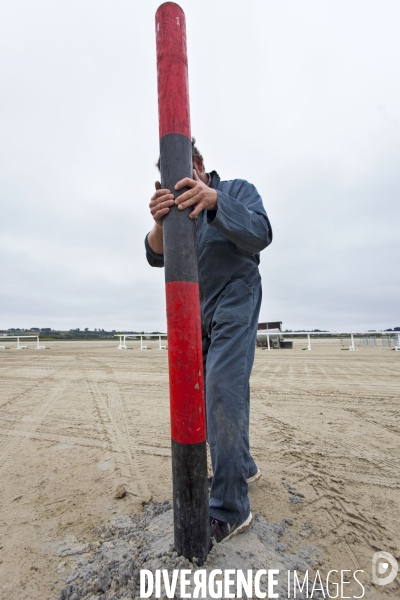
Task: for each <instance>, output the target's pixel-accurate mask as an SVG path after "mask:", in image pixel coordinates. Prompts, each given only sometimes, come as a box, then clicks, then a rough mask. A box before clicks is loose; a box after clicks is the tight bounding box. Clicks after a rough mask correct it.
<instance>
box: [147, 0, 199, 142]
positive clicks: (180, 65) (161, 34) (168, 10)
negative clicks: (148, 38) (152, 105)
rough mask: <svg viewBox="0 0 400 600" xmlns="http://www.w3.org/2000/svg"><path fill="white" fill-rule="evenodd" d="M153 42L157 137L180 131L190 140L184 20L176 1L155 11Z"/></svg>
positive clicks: (167, 3)
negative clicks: (156, 87) (155, 63)
mask: <svg viewBox="0 0 400 600" xmlns="http://www.w3.org/2000/svg"><path fill="white" fill-rule="evenodd" d="M156 42H157V77H158V119H159V128H160V138H162V137H163V136H164V135H167V134H168V133H180V134H182V135H184V136H186V137H187V138H189V139H191V133H190V112H189V85H188V63H187V52H186V21H185V13H184V12H183V10H182V9H181V7H180V6H178V5H177V4H175V2H166V3H165V4H162V5H161V6H160V7H159V8H158V10H157V12H156Z"/></svg>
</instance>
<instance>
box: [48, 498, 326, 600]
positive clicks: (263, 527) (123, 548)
mask: <svg viewBox="0 0 400 600" xmlns="http://www.w3.org/2000/svg"><path fill="white" fill-rule="evenodd" d="M290 524H291V523H290V521H283V522H282V523H273V524H270V523H268V522H267V521H266V520H265V519H264V518H263V517H262V516H261V515H259V514H256V515H255V517H254V520H253V523H252V525H251V527H250V528H249V529H248V530H247V531H245V532H244V533H241V534H238V535H237V536H235V537H233V538H232V539H230V540H228V541H227V542H224V543H222V544H215V543H214V544H213V547H212V549H211V550H210V553H209V555H208V557H207V560H206V562H205V563H204V565H203V566H202V567H198V566H197V564H196V560H195V559H194V561H193V563H191V562H189V561H188V560H187V559H185V558H183V557H181V556H177V554H176V552H174V550H173V521H172V506H171V503H170V502H168V501H165V502H161V503H159V502H151V503H150V504H148V505H147V506H146V507H145V510H144V513H143V515H141V516H140V517H137V516H128V515H123V516H119V517H116V518H115V520H113V521H111V522H110V523H109V524H107V525H105V526H103V528H102V533H101V536H102V538H103V539H104V542H103V543H102V545H101V546H100V547H99V548H98V549H97V551H96V552H95V553H94V554H93V555H92V556H89V557H83V556H79V557H77V558H76V560H75V569H74V570H73V572H72V573H71V574H70V575H69V576H68V577H67V578H66V585H65V587H64V588H63V589H62V590H61V591H60V593H59V595H58V600H95V599H96V600H97V599H98V600H117V599H120V598H140V595H139V577H140V569H149V570H151V571H153V572H154V571H155V570H156V569H168V571H169V572H170V574H171V573H172V571H173V570H174V569H191V570H192V572H193V570H195V569H197V568H203V569H204V568H205V569H207V571H208V572H210V571H211V570H212V569H222V570H223V569H243V570H247V569H253V571H255V570H258V569H268V568H270V569H280V570H281V571H282V574H283V577H282V581H281V582H280V588H278V589H279V593H280V595H282V596H283V597H285V596H287V588H286V587H285V579H286V573H287V570H289V569H290V570H293V569H296V570H297V571H298V572H301V573H304V572H305V571H307V570H311V569H315V568H316V565H317V564H318V563H319V562H320V560H321V556H320V555H319V554H318V552H317V551H316V549H315V548H313V547H312V546H304V545H303V546H300V547H299V543H298V542H299V538H300V540H301V541H303V544H304V538H301V537H300V536H299V534H293V533H292V532H291V531H290ZM283 537H284V538H285V542H283V541H282V539H283ZM295 538H296V539H295ZM288 544H290V545H291V546H292V545H293V546H295V545H296V546H297V547H298V549H297V550H296V552H288V550H287V546H288ZM261 589H263V586H262V585H261ZM177 590H178V592H179V586H178V587H177ZM264 591H267V590H266V589H264ZM163 593H164V589H163V586H162V597H166V596H165V594H164V595H163ZM175 597H176V598H180V596H179V595H178V594H176V596H175ZM297 597H298V598H303V596H302V595H301V594H298V596H297ZM314 597H315V598H318V596H317V595H316V594H315V595H314ZM321 597H322V596H321Z"/></svg>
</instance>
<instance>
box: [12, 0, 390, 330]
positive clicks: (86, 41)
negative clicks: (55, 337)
mask: <svg viewBox="0 0 400 600" xmlns="http://www.w3.org/2000/svg"><path fill="white" fill-rule="evenodd" d="M158 5H159V2H154V1H153V0H141V1H140V2H139V1H138V0H130V1H127V0H108V1H106V0H35V1H34V2H32V0H3V2H2V11H1V19H0V86H1V92H0V140H1V142H0V202H1V213H0V263H1V274H0V290H1V294H0V298H1V299H0V328H9V327H24V328H30V327H51V328H53V329H57V328H61V329H70V328H74V327H80V328H84V327H89V328H90V329H92V328H95V327H97V328H104V329H116V330H149V331H153V330H165V328H166V318H165V300H164V274H163V270H159V269H152V268H151V267H150V266H148V264H147V261H146V258H145V254H144V245H143V238H144V236H145V234H146V233H147V232H148V231H149V230H150V229H151V227H152V219H151V216H150V214H149V211H148V203H149V200H150V196H151V195H152V193H153V187H154V181H155V179H157V170H156V168H155V167H154V163H155V161H156V160H157V156H158V114H157V88H156V85H157V82H156V55H155V36H154V14H155V11H156V9H157V7H158ZM180 5H181V6H182V8H183V9H184V11H185V13H186V21H187V33H188V58H189V82H190V98H191V120H192V133H193V135H195V136H196V138H197V141H198V145H199V147H200V149H201V150H202V152H203V154H204V158H205V165H206V169H209V170H212V169H216V170H217V171H218V172H219V174H220V176H221V178H222V179H233V178H236V177H240V178H243V179H247V180H249V181H251V182H252V183H254V185H255V186H256V187H257V189H258V190H259V192H260V194H261V196H262V197H263V199H264V204H265V207H266V209H267V212H268V214H269V217H270V220H271V223H272V226H273V230H274V241H273V243H272V245H271V246H270V247H269V248H268V249H267V250H265V251H264V252H263V253H262V255H261V274H262V277H263V305H262V308H261V315H260V319H261V320H281V321H283V325H284V327H285V328H288V329H306V328H320V329H336V330H337V329H349V328H350V329H362V328H367V329H375V328H387V327H395V326H400V314H399V304H400V303H399V300H400V282H399V264H400V252H399V247H400V208H399V205H400V202H399V200H400V197H399V196H400V152H399V151H400V68H399V65H400V36H399V30H398V24H399V22H400V3H399V2H398V0H392V1H390V0H375V1H371V0H302V1H301V2H299V0H247V1H246V2H243V1H241V2H239V1H238V0H229V1H228V0H212V1H211V0H203V1H202V2H193V1H189V0H183V1H182V2H181V3H180Z"/></svg>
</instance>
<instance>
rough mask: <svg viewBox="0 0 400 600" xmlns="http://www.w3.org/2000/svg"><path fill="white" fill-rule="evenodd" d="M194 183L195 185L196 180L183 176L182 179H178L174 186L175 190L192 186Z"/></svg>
mask: <svg viewBox="0 0 400 600" xmlns="http://www.w3.org/2000/svg"><path fill="white" fill-rule="evenodd" d="M194 185H196V181H194V179H190V177H185V178H184V179H181V180H180V181H178V183H177V184H176V186H175V189H176V190H180V189H182V188H183V187H190V188H191V187H193V186H194Z"/></svg>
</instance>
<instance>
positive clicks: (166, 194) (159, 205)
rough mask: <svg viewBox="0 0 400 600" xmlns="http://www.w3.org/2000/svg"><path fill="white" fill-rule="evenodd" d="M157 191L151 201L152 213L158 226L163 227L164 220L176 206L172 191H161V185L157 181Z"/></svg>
mask: <svg viewBox="0 0 400 600" xmlns="http://www.w3.org/2000/svg"><path fill="white" fill-rule="evenodd" d="M155 187H156V191H155V193H154V194H153V196H152V197H151V200H150V204H149V206H150V212H151V215H152V217H153V219H154V221H155V222H156V225H158V226H159V227H162V218H163V217H165V215H166V214H167V213H168V212H169V209H170V207H171V206H173V205H174V204H175V200H174V196H173V194H171V192H170V190H164V189H161V183H160V182H159V181H156V183H155Z"/></svg>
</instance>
